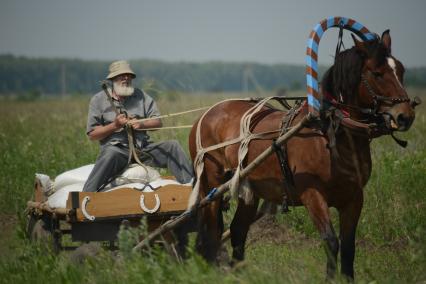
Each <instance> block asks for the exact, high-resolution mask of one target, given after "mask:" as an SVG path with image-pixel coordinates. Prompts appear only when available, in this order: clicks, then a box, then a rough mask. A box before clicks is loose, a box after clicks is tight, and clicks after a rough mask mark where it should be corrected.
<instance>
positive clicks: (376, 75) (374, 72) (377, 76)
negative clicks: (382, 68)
mask: <svg viewBox="0 0 426 284" xmlns="http://www.w3.org/2000/svg"><path fill="white" fill-rule="evenodd" d="M371 74H373V76H374V77H375V78H381V77H383V73H380V72H377V71H372V72H371Z"/></svg>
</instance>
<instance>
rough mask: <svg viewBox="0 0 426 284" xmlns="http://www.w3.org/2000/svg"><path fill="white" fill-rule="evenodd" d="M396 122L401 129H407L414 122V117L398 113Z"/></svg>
mask: <svg viewBox="0 0 426 284" xmlns="http://www.w3.org/2000/svg"><path fill="white" fill-rule="evenodd" d="M396 122H397V123H398V126H399V128H400V129H407V128H408V127H409V126H410V125H411V123H412V122H413V119H412V118H411V117H410V116H408V115H404V114H402V113H401V114H399V115H398V117H397V119H396Z"/></svg>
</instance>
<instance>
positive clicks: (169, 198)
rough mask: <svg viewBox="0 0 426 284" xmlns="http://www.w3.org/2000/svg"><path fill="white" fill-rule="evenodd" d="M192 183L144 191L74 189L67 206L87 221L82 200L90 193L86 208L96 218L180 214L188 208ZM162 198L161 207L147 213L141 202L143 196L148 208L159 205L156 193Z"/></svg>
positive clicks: (80, 218) (79, 219) (78, 218)
mask: <svg viewBox="0 0 426 284" xmlns="http://www.w3.org/2000/svg"><path fill="white" fill-rule="evenodd" d="M191 190H192V188H191V186H185V185H166V186H163V187H161V188H159V189H157V190H155V191H154V192H141V191H139V190H136V189H131V188H122V189H117V190H114V191H111V192H71V193H70V194H69V196H68V200H67V208H68V209H75V210H76V221H77V222H82V221H88V222H90V221H89V220H88V219H87V218H86V217H85V216H84V214H83V210H82V203H83V199H84V198H85V197H86V196H88V197H90V200H89V201H88V202H87V203H86V208H85V209H86V211H87V213H88V214H90V215H92V216H94V217H95V220H96V219H98V220H99V219H101V220H102V219H108V218H117V217H125V216H137V215H144V214H147V215H149V216H152V215H163V214H167V213H168V214H179V213H181V212H182V211H184V210H186V207H187V203H188V199H189V195H190V194H191ZM156 194H157V195H158V197H159V199H160V207H159V209H158V210H157V211H156V212H154V213H152V214H151V213H147V212H145V211H144V210H143V209H142V208H141V205H140V200H141V196H142V195H143V196H144V203H145V206H146V207H147V208H148V209H152V208H154V207H155V205H156V200H155V195H156Z"/></svg>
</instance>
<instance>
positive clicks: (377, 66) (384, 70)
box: [323, 30, 418, 133]
mask: <svg viewBox="0 0 426 284" xmlns="http://www.w3.org/2000/svg"><path fill="white" fill-rule="evenodd" d="M352 38H353V40H354V42H355V46H354V47H353V48H351V49H349V50H345V51H343V52H341V53H340V54H338V55H337V56H336V59H335V64H334V66H333V67H332V68H330V70H329V71H328V73H327V74H328V76H327V74H326V76H325V78H324V80H323V84H325V86H324V87H325V89H326V90H328V91H329V92H330V93H332V94H333V96H334V97H335V98H336V99H337V100H338V101H339V102H340V103H341V104H342V105H347V106H350V107H349V112H350V113H351V116H352V117H354V118H355V119H366V118H367V120H369V121H370V122H373V121H374V122H377V123H378V124H380V125H381V128H382V129H381V132H384V133H389V132H392V131H396V130H398V131H406V130H408V129H409V128H410V126H411V124H412V122H413V120H414V107H415V105H416V104H417V103H418V102H417V101H414V102H410V99H409V98H408V95H407V92H406V90H405V88H404V85H403V84H404V66H403V65H402V63H401V62H400V61H399V60H398V59H396V58H395V57H393V56H392V53H391V37H390V34H389V30H387V31H385V32H384V33H383V34H382V36H381V38H379V37H378V36H377V37H376V39H374V40H371V41H364V42H363V41H359V40H357V39H356V38H355V37H354V36H353V35H352ZM327 83H328V87H327ZM330 83H332V84H330Z"/></svg>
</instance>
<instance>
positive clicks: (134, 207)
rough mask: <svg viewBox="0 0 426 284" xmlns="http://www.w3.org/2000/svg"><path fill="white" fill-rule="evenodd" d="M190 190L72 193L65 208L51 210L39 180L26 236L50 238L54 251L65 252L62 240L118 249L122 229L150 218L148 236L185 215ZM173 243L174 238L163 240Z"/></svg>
mask: <svg viewBox="0 0 426 284" xmlns="http://www.w3.org/2000/svg"><path fill="white" fill-rule="evenodd" d="M191 189H192V188H191V186H188V185H180V184H169V185H165V186H161V187H159V188H157V189H155V190H154V191H153V192H142V191H140V190H137V189H134V188H128V187H125V186H123V188H119V189H116V190H114V191H110V192H70V193H69V195H68V199H67V203H66V207H65V208H50V207H49V205H48V202H47V199H46V197H45V196H44V195H43V192H42V186H41V183H40V181H39V180H37V179H36V181H35V185H34V200H31V201H28V203H27V209H28V226H27V233H28V235H29V237H30V239H32V240H38V239H43V240H45V239H46V237H49V238H48V239H49V242H51V245H52V247H53V249H54V250H55V251H59V250H61V249H66V248H67V247H64V246H63V245H62V236H63V235H64V234H69V235H71V240H72V241H73V242H90V241H102V242H109V244H110V246H111V247H115V245H114V244H115V241H116V240H117V234H118V232H119V230H120V225H121V224H123V223H125V224H126V225H129V226H133V227H136V226H139V225H140V220H141V218H142V217H147V225H148V232H151V231H153V230H154V229H156V228H157V227H158V226H160V225H161V224H162V223H164V222H165V221H167V220H169V219H170V218H171V217H173V216H176V215H179V214H181V213H182V212H184V211H185V209H186V206H187V201H188V198H189V195H190V193H191ZM164 237H165V239H166V240H168V241H171V240H172V238H171V235H170V234H168V235H165V236H164Z"/></svg>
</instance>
